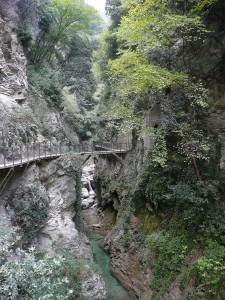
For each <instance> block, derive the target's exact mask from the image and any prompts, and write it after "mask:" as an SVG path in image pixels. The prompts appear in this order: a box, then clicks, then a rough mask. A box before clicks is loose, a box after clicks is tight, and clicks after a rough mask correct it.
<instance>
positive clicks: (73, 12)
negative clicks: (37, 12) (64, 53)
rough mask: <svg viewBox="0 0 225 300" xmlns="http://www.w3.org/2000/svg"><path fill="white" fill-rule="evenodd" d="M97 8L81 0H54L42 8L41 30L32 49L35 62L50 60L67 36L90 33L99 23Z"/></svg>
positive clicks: (62, 45) (61, 46)
mask: <svg viewBox="0 0 225 300" xmlns="http://www.w3.org/2000/svg"><path fill="white" fill-rule="evenodd" d="M99 20H100V19H99V16H98V14H97V12H96V10H95V9H94V8H92V7H90V6H88V5H87V4H85V3H84V2H83V1H81V0H52V1H51V2H50V4H47V5H45V6H44V7H43V9H42V17H41V21H40V27H41V32H40V33H39V35H38V37H37V40H36V43H35V44H34V47H33V49H32V53H31V59H32V61H33V62H34V63H35V64H40V63H42V62H43V61H44V60H50V59H51V58H52V55H53V53H54V50H55V48H56V46H57V47H59V48H63V47H64V44H63V41H64V39H65V37H70V36H74V35H85V34H90V33H91V32H92V31H93V30H96V28H97V26H98V24H99Z"/></svg>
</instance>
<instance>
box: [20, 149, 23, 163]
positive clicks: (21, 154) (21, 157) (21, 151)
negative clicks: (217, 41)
mask: <svg viewBox="0 0 225 300" xmlns="http://www.w3.org/2000/svg"><path fill="white" fill-rule="evenodd" d="M20 162H21V165H22V164H23V146H22V145H20Z"/></svg>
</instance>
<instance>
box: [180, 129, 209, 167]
mask: <svg viewBox="0 0 225 300" xmlns="http://www.w3.org/2000/svg"><path fill="white" fill-rule="evenodd" d="M177 134H178V136H179V138H180V142H179V143H178V145H177V147H178V152H179V153H180V154H182V155H184V157H185V159H186V160H188V161H192V160H193V159H197V160H206V161H207V160H209V151H210V144H209V139H208V138H207V137H206V136H205V135H204V131H203V130H197V129H193V127H192V126H191V125H190V124H187V123H183V124H182V125H181V126H180V128H179V129H178V130H177Z"/></svg>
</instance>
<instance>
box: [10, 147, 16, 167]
mask: <svg viewBox="0 0 225 300" xmlns="http://www.w3.org/2000/svg"><path fill="white" fill-rule="evenodd" d="M11 149H12V159H13V168H14V164H15V160H14V148H13V147H12V148H11Z"/></svg>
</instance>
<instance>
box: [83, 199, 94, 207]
mask: <svg viewBox="0 0 225 300" xmlns="http://www.w3.org/2000/svg"><path fill="white" fill-rule="evenodd" d="M94 204H95V198H93V197H89V198H87V199H84V200H82V203H81V207H82V209H88V208H90V207H92V206H93V205H94Z"/></svg>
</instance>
